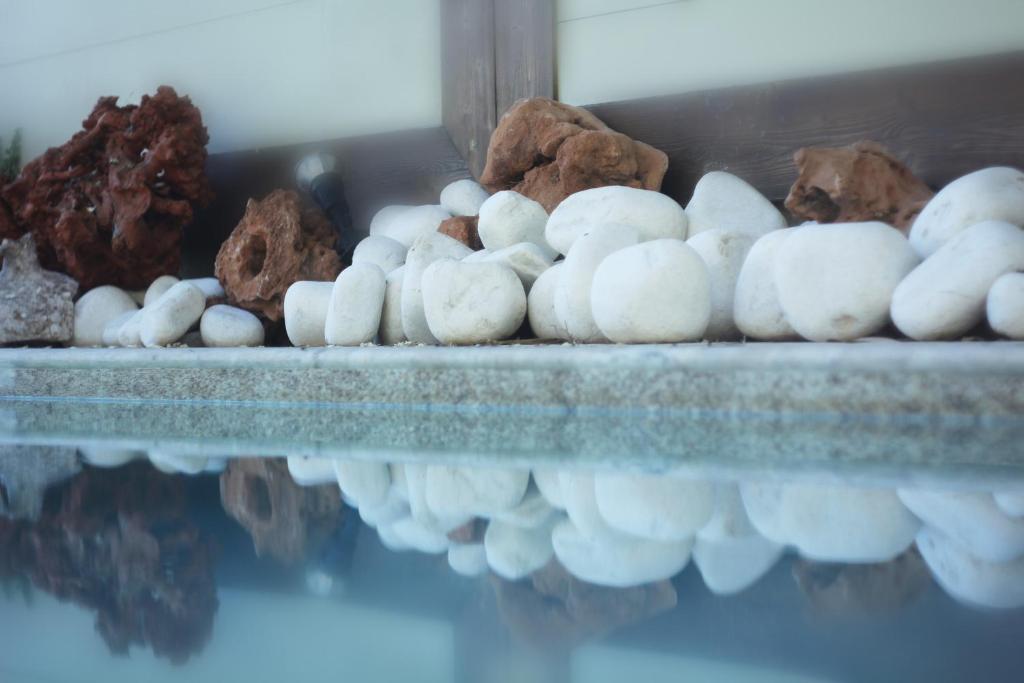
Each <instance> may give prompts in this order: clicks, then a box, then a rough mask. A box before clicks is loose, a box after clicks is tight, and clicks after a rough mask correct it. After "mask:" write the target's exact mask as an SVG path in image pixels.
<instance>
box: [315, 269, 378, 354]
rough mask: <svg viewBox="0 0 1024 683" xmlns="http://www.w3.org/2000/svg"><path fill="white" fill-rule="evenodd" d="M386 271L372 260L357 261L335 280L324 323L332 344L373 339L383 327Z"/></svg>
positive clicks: (350, 343) (351, 343)
mask: <svg viewBox="0 0 1024 683" xmlns="http://www.w3.org/2000/svg"><path fill="white" fill-rule="evenodd" d="M385 286H386V285H385V277H384V271H383V270H381V269H380V268H379V267H377V266H375V265H374V264H372V263H353V264H352V265H351V266H349V267H348V268H346V269H345V270H343V271H341V274H339V275H338V279H337V280H335V281H334V288H333V289H332V290H331V299H330V302H329V304H328V307H327V319H326V321H325V323H324V325H325V327H324V340H325V341H326V342H327V343H328V344H329V345H331V346H359V345H360V344H365V343H366V342H371V341H373V339H374V338H375V337H376V336H377V330H378V329H379V328H380V316H381V311H382V310H383V307H384V289H385Z"/></svg>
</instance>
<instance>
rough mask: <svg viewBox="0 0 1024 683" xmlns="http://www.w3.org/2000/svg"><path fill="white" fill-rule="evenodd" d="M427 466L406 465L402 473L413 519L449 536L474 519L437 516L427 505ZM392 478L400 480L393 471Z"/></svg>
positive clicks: (463, 515)
mask: <svg viewBox="0 0 1024 683" xmlns="http://www.w3.org/2000/svg"><path fill="white" fill-rule="evenodd" d="M427 467H428V466H427V465H424V464H420V463H406V464H405V465H403V466H402V468H401V471H402V472H403V473H404V477H405V484H406V489H407V490H408V496H409V498H408V500H409V510H410V512H411V513H412V517H413V519H415V520H417V521H419V522H420V523H421V524H423V525H424V526H425V527H427V528H429V529H433V530H435V531H438V532H440V533H442V534H447V533H448V532H449V531H451V530H452V529H455V528H457V527H460V526H462V525H463V524H465V523H466V522H468V521H470V520H471V519H473V517H472V516H471V515H465V514H456V515H448V514H436V513H435V512H434V511H433V510H431V508H430V506H429V505H428V504H427ZM391 478H392V479H393V480H398V478H396V476H395V474H394V470H392V475H391Z"/></svg>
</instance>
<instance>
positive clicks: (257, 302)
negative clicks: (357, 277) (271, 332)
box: [214, 190, 342, 322]
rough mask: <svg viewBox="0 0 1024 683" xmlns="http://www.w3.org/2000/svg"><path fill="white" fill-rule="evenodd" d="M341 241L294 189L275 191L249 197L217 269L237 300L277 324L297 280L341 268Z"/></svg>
mask: <svg viewBox="0 0 1024 683" xmlns="http://www.w3.org/2000/svg"><path fill="white" fill-rule="evenodd" d="M335 239H336V236H335V231H334V228H333V227H332V226H331V223H330V221H328V220H327V218H326V216H324V214H323V212H322V211H320V210H319V209H317V208H315V207H313V206H311V205H308V204H304V203H303V202H302V201H301V200H300V199H299V195H298V193H296V192H294V191H291V190H274V191H273V192H271V193H270V194H269V195H267V196H266V197H264V198H263V199H261V200H258V201H257V200H254V199H250V200H249V203H248V204H247V205H246V207H245V215H244V216H242V220H241V222H240V223H239V224H238V225H237V226H236V227H235V229H234V230H233V231H232V233H231V235H230V236H229V237H228V238H227V240H226V241H225V242H224V244H222V245H221V247H220V251H219V252H218V253H217V262H216V265H215V267H214V269H215V270H214V272H215V273H216V275H217V279H218V280H220V282H221V284H222V285H224V291H225V292H226V293H227V295H228V301H229V302H230V303H231V304H233V305H235V306H238V307H240V308H244V309H247V310H249V311H252V312H253V313H258V314H260V315H263V316H264V317H266V318H268V319H269V320H272V321H275V322H276V321H279V320H281V318H282V317H283V315H284V310H283V309H284V294H285V292H286V291H288V287H290V286H291V285H292V283H293V282H296V281H298V280H318V281H322V282H326V281H330V280H333V279H334V278H336V277H337V276H338V273H339V272H341V266H342V263H341V259H340V258H339V257H338V254H337V252H335V251H334V242H335Z"/></svg>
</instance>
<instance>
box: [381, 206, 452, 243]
mask: <svg viewBox="0 0 1024 683" xmlns="http://www.w3.org/2000/svg"><path fill="white" fill-rule="evenodd" d="M385 209H387V207H385ZM385 209H381V212H383V211H385ZM379 214H380V212H378V215H379ZM451 217H452V216H451V214H450V213H448V212H447V211H445V210H444V209H442V208H441V207H440V206H436V205H433V204H428V205H425V206H410V207H404V208H397V209H391V210H390V211H388V212H387V213H386V214H385V215H384V216H383V217H382V218H380V219H378V218H377V216H374V220H373V221H371V223H370V234H371V235H383V236H384V237H390V238H391V239H393V240H397V241H399V242H401V243H402V244H404V245H405V246H406V247H412V245H413V243H414V242H416V240H417V239H418V238H420V237H422V236H424V235H431V234H434V233H436V232H437V229H438V228H439V227H440V226H441V223H442V222H444V221H446V220H447V219H449V218H451Z"/></svg>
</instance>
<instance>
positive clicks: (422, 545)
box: [377, 517, 451, 555]
mask: <svg viewBox="0 0 1024 683" xmlns="http://www.w3.org/2000/svg"><path fill="white" fill-rule="evenodd" d="M385 528H390V531H391V533H392V534H394V537H395V538H397V539H398V540H399V541H400V542H401V543H402V544H404V545H405V546H406V547H408V548H412V549H413V550H418V551H419V552H421V553H428V554H430V555H440V554H441V553H443V552H445V551H447V550H448V546H449V545H450V543H451V542H450V541H449V540H448V537H447V536H446V535H445V534H444V532H442V531H439V530H437V529H434V528H431V527H430V526H428V525H425V524H423V522H421V521H420V520H418V519H416V518H414V517H403V518H401V519H399V520H397V521H394V522H392V523H391V524H387V525H385V524H382V525H380V526H379V527H377V533H378V534H380V533H381V531H382V530H383V529H385Z"/></svg>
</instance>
